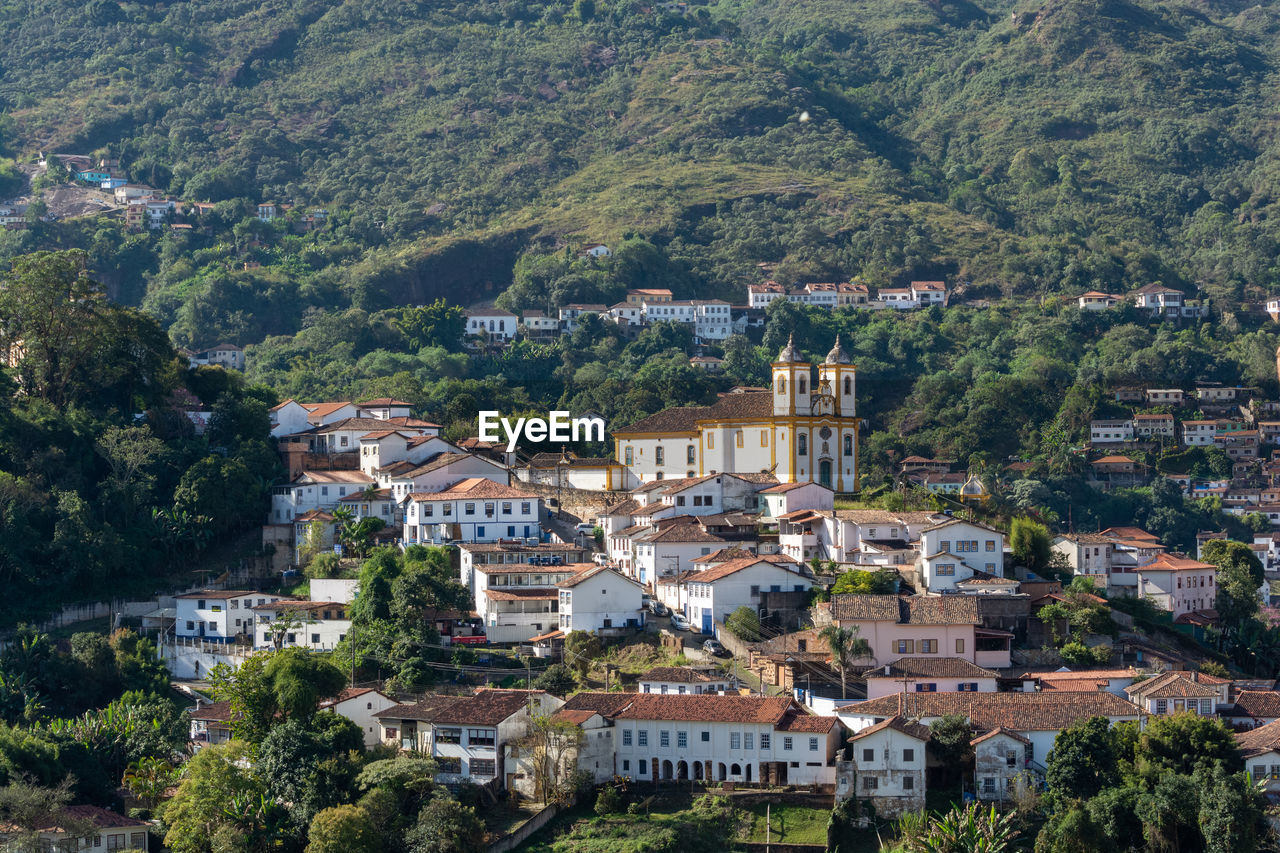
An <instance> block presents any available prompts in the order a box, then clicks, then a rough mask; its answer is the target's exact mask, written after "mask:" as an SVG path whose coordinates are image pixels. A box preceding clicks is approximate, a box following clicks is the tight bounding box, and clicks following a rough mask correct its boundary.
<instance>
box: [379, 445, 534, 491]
mask: <svg viewBox="0 0 1280 853" xmlns="http://www.w3.org/2000/svg"><path fill="white" fill-rule="evenodd" d="M428 440H429V441H431V442H436V441H439V439H434V438H433V439H428ZM475 477H480V478H483V479H485V480H492V481H493V482H495V483H498V484H500V485H504V486H505V485H507V484H508V483H509V482H510V479H511V475H510V472H509V471H508V470H507V469H506V468H505V467H504V466H503V465H502V464H501V463H499V462H495V461H494V460H492V459H489V458H487V457H485V456H481V455H479V454H477V453H468V452H466V451H462V450H455V451H453V452H444V453H437V454H435V455H433V456H430V457H428V458H426V459H425V460H422V461H416V462H415V461H411V460H409V459H405V460H402V461H400V462H392V463H391V464H390V465H384V466H382V467H381V468H379V469H378V472H377V475H376V479H377V481H378V485H379V486H380V487H381V488H386V489H390V490H391V494H392V495H393V496H394V497H395V499H396V500H397V501H403V500H404V499H405V498H406V497H408V496H409V494H410V493H412V492H437V491H442V490H444V489H446V488H448V487H449V486H450V485H452V484H454V483H457V482H459V481H460V480H467V479H472V478H475Z"/></svg>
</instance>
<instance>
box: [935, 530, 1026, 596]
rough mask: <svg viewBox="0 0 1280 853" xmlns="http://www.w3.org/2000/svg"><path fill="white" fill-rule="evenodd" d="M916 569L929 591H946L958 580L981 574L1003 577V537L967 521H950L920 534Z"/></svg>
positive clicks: (952, 587)
mask: <svg viewBox="0 0 1280 853" xmlns="http://www.w3.org/2000/svg"><path fill="white" fill-rule="evenodd" d="M916 565H917V570H918V571H919V573H920V576H921V578H922V580H923V582H924V586H925V588H926V589H928V590H929V591H930V592H943V591H950V590H954V589H955V588H956V584H957V583H958V582H959V581H962V580H967V579H968V578H971V577H973V575H974V572H985V573H986V574H989V575H994V576H995V577H998V578H1002V577H1004V534H1003V533H1001V532H1000V531H998V530H995V529H993V528H990V527H987V526H985V525H981V524H975V523H974V522H971V521H961V520H960V519H958V518H957V519H952V520H950V521H944V522H943V523H942V524H936V525H934V526H932V527H926V528H925V529H924V530H923V531H921V533H920V559H919V560H918V561H917V564H916Z"/></svg>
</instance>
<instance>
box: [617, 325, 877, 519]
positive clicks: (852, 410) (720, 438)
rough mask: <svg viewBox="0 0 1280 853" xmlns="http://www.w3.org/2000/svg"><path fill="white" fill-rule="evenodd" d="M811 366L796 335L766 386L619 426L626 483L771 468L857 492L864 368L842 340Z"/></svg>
mask: <svg viewBox="0 0 1280 853" xmlns="http://www.w3.org/2000/svg"><path fill="white" fill-rule="evenodd" d="M817 372H818V379H817V382H816V384H815V383H814V381H813V366H812V365H811V364H810V363H809V362H807V361H804V360H802V359H801V357H800V355H799V354H798V352H797V351H796V348H795V343H794V341H788V342H787V345H786V346H785V347H784V348H783V349H782V351H781V352H780V353H778V358H777V360H776V361H775V362H774V363H773V365H772V373H773V381H772V383H771V387H770V389H769V390H768V391H743V392H730V393H727V394H722V395H721V396H720V399H719V400H717V401H716V402H715V403H714V404H712V405H710V406H681V407H676V408H671V409H664V410H663V411H661V412H658V413H657V414H654V415H650V416H649V417H647V418H643V419H641V420H639V421H637V422H636V423H634V424H631V425H630V426H627V427H624V428H622V429H617V430H614V431H613V438H614V442H615V445H616V447H615V451H616V454H617V455H616V457H615V458H616V459H617V460H618V461H619V462H621V463H622V465H623V467H624V468H625V469H626V471H627V478H626V480H627V482H626V484H625V487H627V488H633V487H635V486H637V485H639V484H641V483H648V482H652V481H654V480H662V479H671V478H677V477H701V476H704V475H707V474H719V473H730V474H754V473H762V472H763V473H770V474H773V475H774V476H775V477H777V478H778V480H779V481H780V482H783V483H810V482H812V483H819V484H821V485H824V486H827V487H828V488H831V489H834V490H835V491H836V492H845V493H847V492H856V491H857V490H858V428H859V424H860V419H859V418H858V417H857V408H856V391H857V372H858V369H857V367H855V366H854V365H853V364H851V363H850V362H849V356H848V355H847V354H846V353H845V351H844V349H843V348H842V347H841V346H840V340H839V338H837V339H836V343H835V346H833V347H832V348H831V352H829V353H827V357H826V359H825V360H824V361H823V362H822V364H819V365H818V370H817Z"/></svg>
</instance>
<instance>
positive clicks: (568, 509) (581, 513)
mask: <svg viewBox="0 0 1280 853" xmlns="http://www.w3.org/2000/svg"><path fill="white" fill-rule="evenodd" d="M514 488H517V489H519V490H520V491H522V492H528V493H529V494H532V495H537V496H538V497H540V498H542V500H543V502H544V503H545V504H546V505H547V507H548V508H549V509H550V510H551V511H552V512H553V513H554V512H555V509H556V504H555V501H556V500H557V499H559V500H560V501H562V502H563V504H564V506H563V509H564V511H565V513H566V514H567V515H572V516H575V517H576V518H578V519H580V520H582V521H590V522H594V521H595V520H596V517H597V516H599V515H600V514H601V513H602V512H604V511H605V510H606V509H607V508H609V507H611V506H615V505H617V504H620V503H622V502H623V501H625V500H627V498H628V495H627V493H626V492H596V491H591V490H588V489H571V488H567V487H566V488H562V489H561V488H556V487H555V486H552V485H546V484H543V483H524V482H519V483H516V484H515V485H514Z"/></svg>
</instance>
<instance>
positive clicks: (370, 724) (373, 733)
mask: <svg viewBox="0 0 1280 853" xmlns="http://www.w3.org/2000/svg"><path fill="white" fill-rule="evenodd" d="M398 704H400V703H399V702H397V701H396V700H394V699H392V698H391V697H390V696H388V695H386V694H385V693H383V692H382V691H381V690H375V689H373V688H372V687H345V688H343V689H342V692H340V693H339V694H338V695H337V696H333V697H331V698H329V699H325V700H324V701H322V702H321V703H320V710H321V711H332V712H333V713H335V714H337V715H338V716H339V717H346V718H347V719H348V720H350V721H351V722H353V723H355V724H356V725H357V726H359V727H360V731H362V732H364V748H365V749H372V748H373V747H375V746H377V745H378V744H379V743H381V742H382V728H381V727H380V726H379V725H378V718H377V716H376V715H377V714H378V712H379V711H385V710H387V709H388V708H394V707H396V706H397V705H398Z"/></svg>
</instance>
